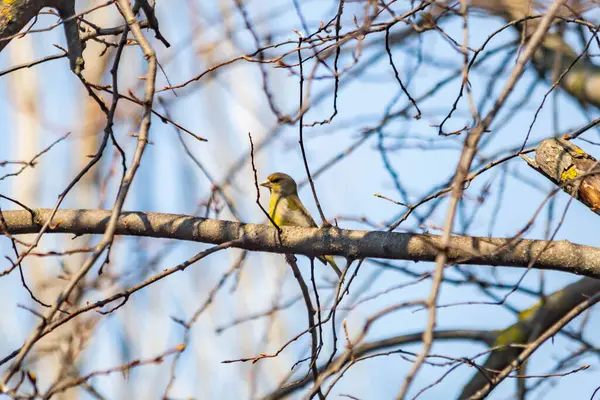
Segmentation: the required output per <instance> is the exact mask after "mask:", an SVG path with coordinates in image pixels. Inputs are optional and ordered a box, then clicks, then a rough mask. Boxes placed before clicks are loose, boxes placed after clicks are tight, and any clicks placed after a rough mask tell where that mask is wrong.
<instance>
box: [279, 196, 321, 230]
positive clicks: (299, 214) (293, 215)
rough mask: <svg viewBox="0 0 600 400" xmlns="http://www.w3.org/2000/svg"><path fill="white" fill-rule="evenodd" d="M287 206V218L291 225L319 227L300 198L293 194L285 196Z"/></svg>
mask: <svg viewBox="0 0 600 400" xmlns="http://www.w3.org/2000/svg"><path fill="white" fill-rule="evenodd" d="M285 203H286V204H285V206H286V207H285V208H287V210H286V211H287V214H288V215H287V217H288V218H287V219H288V220H289V225H294V226H302V227H305V228H317V227H318V226H317V223H316V222H315V220H314V219H313V218H312V216H311V215H310V213H309V212H308V210H307V209H306V207H304V204H302V202H301V201H300V198H299V197H298V196H297V195H295V194H293V195H291V196H287V197H286V198H285Z"/></svg>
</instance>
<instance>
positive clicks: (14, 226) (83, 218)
mask: <svg viewBox="0 0 600 400" xmlns="http://www.w3.org/2000/svg"><path fill="white" fill-rule="evenodd" d="M32 212H33V215H32V214H31V213H30V212H29V211H3V212H2V214H1V216H2V218H3V219H2V220H0V232H5V233H8V234H10V235H17V234H26V233H36V232H38V231H39V229H40V227H41V226H42V225H43V224H44V223H45V222H46V221H47V220H48V218H49V216H50V214H51V210H49V209H36V210H32ZM110 213H111V212H110V211H109V210H59V211H58V212H57V213H56V215H55V217H54V218H53V219H52V221H51V223H50V226H49V228H48V230H47V232H54V233H70V234H74V235H86V234H103V233H104V232H105V230H106V226H107V223H108V220H109V218H110ZM281 229H282V234H281V242H279V240H278V238H277V231H276V229H275V228H273V227H270V226H267V225H258V224H243V223H237V222H231V221H221V220H215V219H207V218H197V217H192V216H187V215H177V214H162V213H144V212H123V213H121V215H120V217H119V219H118V221H117V226H116V232H115V233H116V234H117V235H131V236H147V237H155V238H167V239H177V240H186V241H195V242H201V243H212V244H221V243H225V242H229V241H236V245H235V247H238V248H242V249H246V250H252V251H264V252H271V253H293V254H301V255H306V256H310V257H315V256H319V255H336V256H343V257H346V258H350V259H360V258H386V259H396V260H412V261H433V260H434V259H435V257H436V255H437V253H438V251H439V249H440V247H441V244H442V238H441V236H438V235H429V234H416V233H399V232H383V231H360V230H345V229H338V228H335V227H331V228H324V229H319V228H297V227H282V228H281ZM546 247H547V248H546ZM448 260H449V262H451V263H462V264H474V265H492V266H509V267H527V266H528V265H529V264H530V263H532V262H534V264H533V268H536V269H544V270H556V271H564V272H569V273H572V274H578V275H585V276H589V277H593V278H600V248H596V247H592V246H584V245H578V244H574V243H571V242H568V241H566V240H561V241H554V242H550V243H548V241H545V240H530V239H520V238H485V237H470V236H451V238H450V243H449V250H448Z"/></svg>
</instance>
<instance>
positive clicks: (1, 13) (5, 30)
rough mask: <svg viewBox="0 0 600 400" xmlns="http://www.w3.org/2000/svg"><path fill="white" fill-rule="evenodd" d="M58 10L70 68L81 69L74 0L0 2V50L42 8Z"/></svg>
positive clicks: (79, 70)
mask: <svg viewBox="0 0 600 400" xmlns="http://www.w3.org/2000/svg"><path fill="white" fill-rule="evenodd" d="M44 7H51V8H55V9H56V10H57V11H58V14H59V15H60V17H61V18H62V20H63V24H64V28H65V36H66V40H67V45H68V49H69V61H70V66H71V70H72V71H73V72H75V73H77V74H78V73H80V72H81V71H82V70H83V67H84V62H83V44H82V42H81V40H80V38H79V29H78V27H77V21H76V20H75V0H14V1H3V2H1V3H0V52H1V51H2V50H3V49H4V47H6V45H7V44H8V43H9V42H10V41H11V40H12V39H14V38H15V35H17V34H18V33H19V32H20V31H21V29H23V28H24V27H25V25H27V23H28V22H29V21H30V20H31V19H32V18H33V17H35V16H36V15H37V14H38V13H39V12H40V10H41V9H42V8H44Z"/></svg>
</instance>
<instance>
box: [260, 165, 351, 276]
mask: <svg viewBox="0 0 600 400" xmlns="http://www.w3.org/2000/svg"><path fill="white" fill-rule="evenodd" d="M260 185H261V186H263V187H266V188H267V189H269V192H270V194H271V199H270V200H269V215H270V216H271V219H272V221H271V224H273V222H275V224H276V225H277V226H301V227H304V228H318V225H317V223H316V222H315V220H314V219H313V217H312V216H311V215H310V213H309V212H308V210H307V209H306V207H304V204H302V201H300V198H299V197H298V185H296V181H294V179H293V178H292V177H291V176H289V175H288V174H284V173H283V172H276V173H273V174H271V175H269V176H268V177H267V179H266V180H265V181H264V182H261V184H260ZM317 259H318V260H319V261H321V262H322V263H323V264H327V263H329V265H330V266H331V268H332V269H333V270H334V271H335V273H336V274H337V276H338V277H341V276H342V271H340V269H339V268H338V266H337V264H336V263H335V261H334V260H333V257H331V256H319V257H317Z"/></svg>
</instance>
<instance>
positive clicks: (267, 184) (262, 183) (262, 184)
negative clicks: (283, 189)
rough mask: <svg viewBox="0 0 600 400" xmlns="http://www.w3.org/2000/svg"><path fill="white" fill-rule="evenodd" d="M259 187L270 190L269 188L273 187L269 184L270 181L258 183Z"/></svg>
mask: <svg viewBox="0 0 600 400" xmlns="http://www.w3.org/2000/svg"><path fill="white" fill-rule="evenodd" d="M260 186H263V187H266V188H268V189H271V186H273V183H271V182H270V181H268V180H267V181H264V182H261V183H260Z"/></svg>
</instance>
